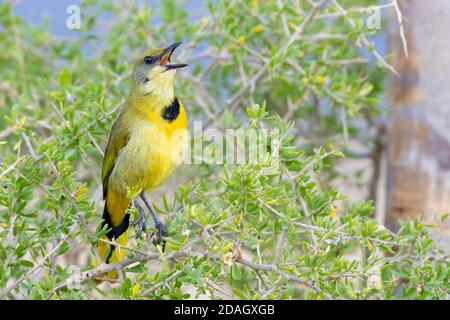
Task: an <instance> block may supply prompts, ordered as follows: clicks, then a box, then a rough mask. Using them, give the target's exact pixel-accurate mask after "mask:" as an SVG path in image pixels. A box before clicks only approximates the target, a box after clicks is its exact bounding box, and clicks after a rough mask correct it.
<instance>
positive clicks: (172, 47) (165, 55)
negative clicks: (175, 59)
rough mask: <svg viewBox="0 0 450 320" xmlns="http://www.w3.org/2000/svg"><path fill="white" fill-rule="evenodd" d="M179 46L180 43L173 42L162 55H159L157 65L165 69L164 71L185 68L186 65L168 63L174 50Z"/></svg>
mask: <svg viewBox="0 0 450 320" xmlns="http://www.w3.org/2000/svg"><path fill="white" fill-rule="evenodd" d="M180 44H181V42H175V43H172V44H171V45H170V46H168V47H167V48H166V49H165V50H164V51H163V53H162V54H161V58H160V61H159V65H160V66H162V67H166V70H169V69H177V68H183V67H186V66H187V64H186V63H170V56H171V55H172V53H173V52H174V51H175V49H176V48H177V47H178V46H179V45H180Z"/></svg>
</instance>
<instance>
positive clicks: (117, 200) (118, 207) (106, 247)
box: [95, 192, 130, 279]
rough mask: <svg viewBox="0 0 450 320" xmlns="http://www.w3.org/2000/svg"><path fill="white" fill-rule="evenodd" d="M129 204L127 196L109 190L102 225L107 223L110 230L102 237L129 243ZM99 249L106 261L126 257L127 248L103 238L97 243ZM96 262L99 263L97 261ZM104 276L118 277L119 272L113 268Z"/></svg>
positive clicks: (122, 244)
mask: <svg viewBox="0 0 450 320" xmlns="http://www.w3.org/2000/svg"><path fill="white" fill-rule="evenodd" d="M129 206H130V201H129V200H128V199H127V198H126V196H124V195H122V194H121V193H118V192H108V194H107V196H106V201H105V207H104V209H103V222H102V227H103V226H105V225H107V226H108V230H109V231H108V233H107V234H106V235H105V236H103V237H102V238H101V239H103V240H107V241H110V242H115V243H117V244H118V245H121V246H126V245H127V242H128V226H129V223H130V214H129V213H127V212H126V211H127V209H128V207H129ZM97 250H98V255H99V257H100V258H101V259H102V261H103V262H106V263H115V262H118V261H121V260H123V259H124V258H125V254H126V249H124V248H121V247H120V246H117V245H112V244H110V243H106V242H104V241H101V240H99V241H98V243H97ZM95 260H97V259H95ZM95 262H96V263H95V264H96V265H97V264H98V263H97V261H95ZM104 276H106V277H107V278H110V279H117V278H118V276H119V273H118V272H117V271H116V270H113V271H110V272H108V273H107V275H104Z"/></svg>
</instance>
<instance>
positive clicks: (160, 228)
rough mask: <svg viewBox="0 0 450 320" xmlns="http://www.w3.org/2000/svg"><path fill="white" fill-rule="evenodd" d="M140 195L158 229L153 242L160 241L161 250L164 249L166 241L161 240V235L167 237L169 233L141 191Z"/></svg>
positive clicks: (155, 243) (157, 242)
mask: <svg viewBox="0 0 450 320" xmlns="http://www.w3.org/2000/svg"><path fill="white" fill-rule="evenodd" d="M140 197H141V199H142V201H144V204H145V206H146V207H147V209H148V211H150V214H151V215H152V219H153V222H154V223H155V228H156V230H158V231H157V232H156V239H155V240H153V244H154V245H157V244H159V243H162V250H163V251H164V249H165V247H166V242H165V241H163V237H167V236H168V235H169V233H168V232H167V227H166V225H165V224H164V223H163V222H162V221H161V220H160V219H159V217H158V216H157V215H156V214H155V212H154V211H153V209H152V207H151V206H150V202H149V201H148V199H147V197H146V196H145V193H144V192H142V193H141V195H140ZM154 234H155V233H153V234H152V235H154Z"/></svg>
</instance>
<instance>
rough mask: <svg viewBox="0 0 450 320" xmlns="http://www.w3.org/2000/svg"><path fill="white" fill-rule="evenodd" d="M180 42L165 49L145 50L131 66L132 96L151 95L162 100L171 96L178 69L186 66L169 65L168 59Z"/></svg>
mask: <svg viewBox="0 0 450 320" xmlns="http://www.w3.org/2000/svg"><path fill="white" fill-rule="evenodd" d="M180 44H181V42H175V43H173V44H171V45H170V46H168V47H166V48H158V49H154V50H147V51H145V52H144V53H142V54H141V55H140V56H139V57H138V58H137V59H136V60H135V62H134V64H133V74H132V78H133V80H132V81H133V86H132V92H133V93H134V94H151V95H155V96H156V97H159V98H162V99H164V98H165V97H166V96H170V95H172V97H167V98H170V99H172V98H173V79H174V76H175V72H176V70H177V69H178V68H183V67H185V66H187V64H185V63H171V61H170V57H171V55H172V53H173V52H174V51H175V49H176V48H177V47H178V46H179V45H180Z"/></svg>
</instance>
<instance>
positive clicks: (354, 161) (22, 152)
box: [0, 0, 450, 299]
mask: <svg viewBox="0 0 450 320" xmlns="http://www.w3.org/2000/svg"><path fill="white" fill-rule="evenodd" d="M373 4H374V3H373V1H361V0H360V1H353V0H346V1H317V2H313V1H298V0H297V1H295V0H293V1H267V2H266V1H256V0H254V1H245V0H235V1H204V2H203V1H197V2H195V4H192V2H190V1H189V2H187V1H186V2H183V1H174V0H172V1H161V2H158V3H156V4H155V3H151V4H150V5H149V4H147V3H145V2H142V1H138V2H130V1H108V0H103V1H89V0H86V1H80V2H79V6H80V8H81V14H82V24H81V29H80V30H75V31H72V30H70V31H68V30H64V26H61V25H59V27H58V28H59V29H58V30H64V32H63V35H57V34H55V32H54V30H52V28H53V27H52V23H51V22H50V21H47V20H44V21H43V23H42V25H36V24H30V23H29V22H28V21H27V20H25V19H22V18H20V17H19V16H18V15H17V12H16V11H15V4H14V3H10V2H3V3H1V4H0V30H1V31H2V32H1V34H0V64H1V66H2V67H1V68H0V75H1V77H0V79H1V80H0V103H1V105H2V108H1V109H0V115H1V117H0V143H1V145H0V150H1V153H0V156H1V163H0V185H1V188H0V239H1V241H0V260H1V261H2V263H1V264H0V288H1V290H0V297H1V298H2V299H24V298H25V299H94V298H95V299H102V298H110V299H186V298H199V297H201V298H212V299H217V298H241V299H250V298H254V299H399V298H404V299H411V298H413V299H448V298H449V286H448V279H449V272H450V268H449V264H448V261H449V260H448V252H446V250H444V247H443V246H442V245H440V244H439V243H437V242H436V241H435V239H433V238H431V237H430V228H431V229H432V228H433V227H436V226H438V225H439V224H440V221H436V222H435V223H434V224H424V223H422V222H420V221H418V220H409V221H404V222H402V224H401V225H402V226H401V229H400V230H399V231H398V232H396V233H393V232H391V231H389V230H387V229H386V228H384V227H383V226H382V225H381V224H380V223H379V222H377V220H376V219H374V208H373V205H374V203H373V200H374V198H375V192H374V185H376V181H375V182H374V181H373V179H374V178H373V177H372V176H373V175H372V171H373V166H372V164H373V161H374V159H372V158H370V156H369V157H368V156H367V154H369V155H370V154H372V152H373V150H375V149H376V147H377V144H378V143H379V140H378V139H379V135H378V133H379V130H380V129H379V128H380V127H379V123H380V121H381V122H382V121H384V118H385V113H386V112H385V110H384V107H383V104H384V103H383V95H384V90H385V88H384V87H383V83H384V81H383V80H384V78H385V77H386V76H387V75H389V74H390V73H392V70H391V67H390V65H389V56H386V57H384V56H385V55H384V53H383V51H384V50H385V48H383V47H381V51H380V48H377V47H376V46H375V45H374V42H373V41H374V39H377V37H380V36H381V37H382V35H380V33H383V29H381V30H370V29H369V28H367V24H366V23H365V21H367V17H368V12H367V10H364V8H367V7H368V6H369V5H373ZM22 5H23V4H22ZM389 6H392V3H390V2H386V3H384V4H381V5H380V10H382V12H383V16H385V14H386V12H387V10H388V7H389ZM58 19H60V18H58ZM57 21H59V20H57ZM377 32H378V33H377ZM174 40H183V41H184V43H185V45H184V46H183V48H181V50H180V52H178V53H177V55H176V57H175V59H176V60H177V61H183V62H184V61H187V62H189V63H190V67H189V68H188V70H183V71H181V72H178V75H177V81H176V92H177V95H178V97H179V98H180V99H181V100H182V101H183V104H184V105H186V106H187V109H188V112H189V119H190V123H191V124H192V122H193V121H194V120H201V121H202V124H203V126H204V128H205V129H206V128H216V129H220V130H224V129H225V128H235V129H238V128H240V129H243V130H246V131H249V130H252V128H273V129H277V130H279V132H280V133H281V134H280V137H279V138H280V142H279V144H280V149H279V151H280V159H276V158H273V157H272V156H271V153H270V152H268V153H267V155H265V156H264V157H262V158H261V159H259V161H258V163H253V164H240V165H229V166H221V165H216V164H206V163H202V164H196V165H185V166H183V168H182V169H180V170H178V171H177V174H176V175H174V176H173V177H172V178H171V179H170V180H169V181H168V182H167V183H166V184H164V185H163V186H162V187H161V188H159V189H158V190H156V191H155V192H153V193H152V194H151V198H152V200H153V203H154V206H155V209H156V210H157V211H158V213H159V214H161V215H162V217H163V218H164V219H165V221H166V222H167V223H168V227H169V232H170V237H169V238H167V247H166V250H165V251H164V252H162V251H161V248H160V247H155V246H154V245H153V244H152V241H151V239H150V233H151V232H148V234H146V235H145V236H144V237H143V238H139V239H133V240H131V241H130V244H129V246H128V248H126V249H127V252H128V258H127V259H126V260H124V261H122V262H120V263H117V264H114V265H108V266H105V265H102V266H100V267H99V268H94V266H93V257H94V255H95V243H96V241H97V239H98V237H99V236H100V235H101V234H102V231H101V230H99V229H98V228H97V226H98V225H99V223H100V212H101V208H102V205H103V203H102V199H101V181H100V174H99V172H100V165H101V161H102V156H103V150H104V146H105V143H106V139H107V135H108V132H109V130H110V128H111V123H112V121H113V120H114V117H115V114H116V111H117V108H118V107H119V106H120V104H121V103H122V102H123V101H124V99H125V98H126V96H127V94H128V88H129V73H130V62H131V61H132V60H133V58H134V57H135V56H136V55H137V54H138V53H139V52H141V51H142V50H143V49H145V48H153V47H160V46H162V45H165V44H167V43H170V42H171V41H174ZM379 43H380V42H379ZM379 52H381V54H380V53H379ZM193 139H194V140H205V137H204V136H202V135H197V136H195V135H193ZM271 139H275V137H271ZM205 145H207V142H205ZM210 150H211V149H210ZM269 151H270V150H269ZM204 156H205V157H207V156H208V154H204ZM274 165H279V166H278V167H277V168H278V170H276V171H275V172H274V171H273V170H269V169H271V168H273V167H274ZM349 168H350V169H349ZM343 190H347V191H349V192H350V197H346V196H345V195H344V194H342V193H343ZM355 190H356V192H355ZM135 213H136V212H134V214H135ZM445 219H446V215H444V216H443V217H442V221H443V220H445ZM123 249H124V250H125V248H123ZM111 269H118V270H121V271H122V277H121V279H120V280H119V281H117V282H116V283H114V282H112V283H106V282H102V283H99V282H97V281H95V278H96V277H98V276H100V274H101V273H103V272H104V271H106V270H111Z"/></svg>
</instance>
